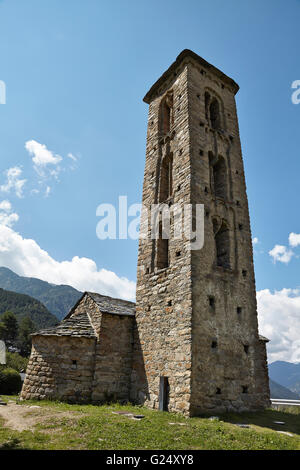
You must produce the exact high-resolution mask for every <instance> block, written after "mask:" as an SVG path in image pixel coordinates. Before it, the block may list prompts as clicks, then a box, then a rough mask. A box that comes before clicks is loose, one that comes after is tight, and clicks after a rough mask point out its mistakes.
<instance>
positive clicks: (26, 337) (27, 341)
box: [18, 317, 36, 357]
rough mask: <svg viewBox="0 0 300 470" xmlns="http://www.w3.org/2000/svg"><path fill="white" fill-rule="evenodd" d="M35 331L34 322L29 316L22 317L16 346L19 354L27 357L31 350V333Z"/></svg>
mask: <svg viewBox="0 0 300 470" xmlns="http://www.w3.org/2000/svg"><path fill="white" fill-rule="evenodd" d="M34 331H36V327H35V324H34V323H33V321H32V320H31V319H30V318H29V317H24V318H22V320H21V322H20V325H19V335H18V347H19V349H20V354H21V356H24V357H27V356H29V354H30V351H31V336H30V335H31V333H33V332H34Z"/></svg>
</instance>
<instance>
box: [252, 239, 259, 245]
mask: <svg viewBox="0 0 300 470" xmlns="http://www.w3.org/2000/svg"><path fill="white" fill-rule="evenodd" d="M258 243H259V240H258V238H257V237H254V238H252V245H257V244H258Z"/></svg>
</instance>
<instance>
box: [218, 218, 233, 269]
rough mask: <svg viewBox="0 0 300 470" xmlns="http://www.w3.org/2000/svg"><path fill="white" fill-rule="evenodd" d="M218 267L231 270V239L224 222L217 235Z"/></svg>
mask: <svg viewBox="0 0 300 470" xmlns="http://www.w3.org/2000/svg"><path fill="white" fill-rule="evenodd" d="M215 243H216V255H217V266H221V267H223V268H228V269H230V237H229V230H228V227H227V226H226V225H225V223H224V222H223V223H222V225H221V227H220V229H219V230H218V231H217V233H216V234H215Z"/></svg>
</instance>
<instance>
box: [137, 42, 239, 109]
mask: <svg viewBox="0 0 300 470" xmlns="http://www.w3.org/2000/svg"><path fill="white" fill-rule="evenodd" d="M186 58H191V59H194V60H195V61H196V62H198V64H200V65H202V66H203V67H206V68H207V69H210V70H211V71H212V72H213V73H214V74H215V75H217V76H218V77H219V78H220V79H221V80H223V81H224V82H225V83H228V85H230V86H231V87H232V88H233V91H234V94H236V93H237V92H238V91H239V88H240V87H239V85H238V84H237V83H236V82H235V81H234V80H233V79H232V78H230V77H228V75H226V74H225V73H223V72H222V71H221V70H219V69H218V68H217V67H215V66H214V65H212V64H210V63H209V62H207V61H206V60H205V59H203V58H202V57H201V56H199V55H198V54H196V53H195V52H193V51H191V50H190V49H184V50H183V51H182V52H180V54H179V55H178V56H177V57H176V60H175V61H174V62H173V63H172V64H171V65H170V67H169V68H168V69H167V70H166V71H165V72H164V73H163V74H162V75H161V77H160V78H159V79H158V80H157V81H156V82H155V83H154V84H153V85H152V87H151V88H150V90H149V91H148V92H147V93H146V95H145V96H144V98H143V101H144V102H145V103H147V104H149V103H150V102H151V101H152V99H153V95H154V94H155V91H156V90H157V89H158V88H159V87H160V86H161V85H162V83H163V82H164V81H165V80H167V79H168V78H169V76H170V75H171V74H173V73H174V71H175V69H176V68H177V67H178V66H179V65H180V64H181V62H183V60H184V59H186Z"/></svg>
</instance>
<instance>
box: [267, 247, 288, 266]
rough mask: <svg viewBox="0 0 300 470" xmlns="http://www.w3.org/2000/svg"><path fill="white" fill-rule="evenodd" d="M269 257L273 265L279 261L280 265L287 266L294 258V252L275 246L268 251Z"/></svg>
mask: <svg viewBox="0 0 300 470" xmlns="http://www.w3.org/2000/svg"><path fill="white" fill-rule="evenodd" d="M269 255H270V256H271V257H272V258H273V261H274V263H276V261H280V262H281V263H286V264H287V263H289V262H290V261H291V259H292V257H293V256H294V252H293V251H292V250H289V249H288V248H287V247H286V246H284V245H275V246H274V248H273V249H272V250H271V251H269Z"/></svg>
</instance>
